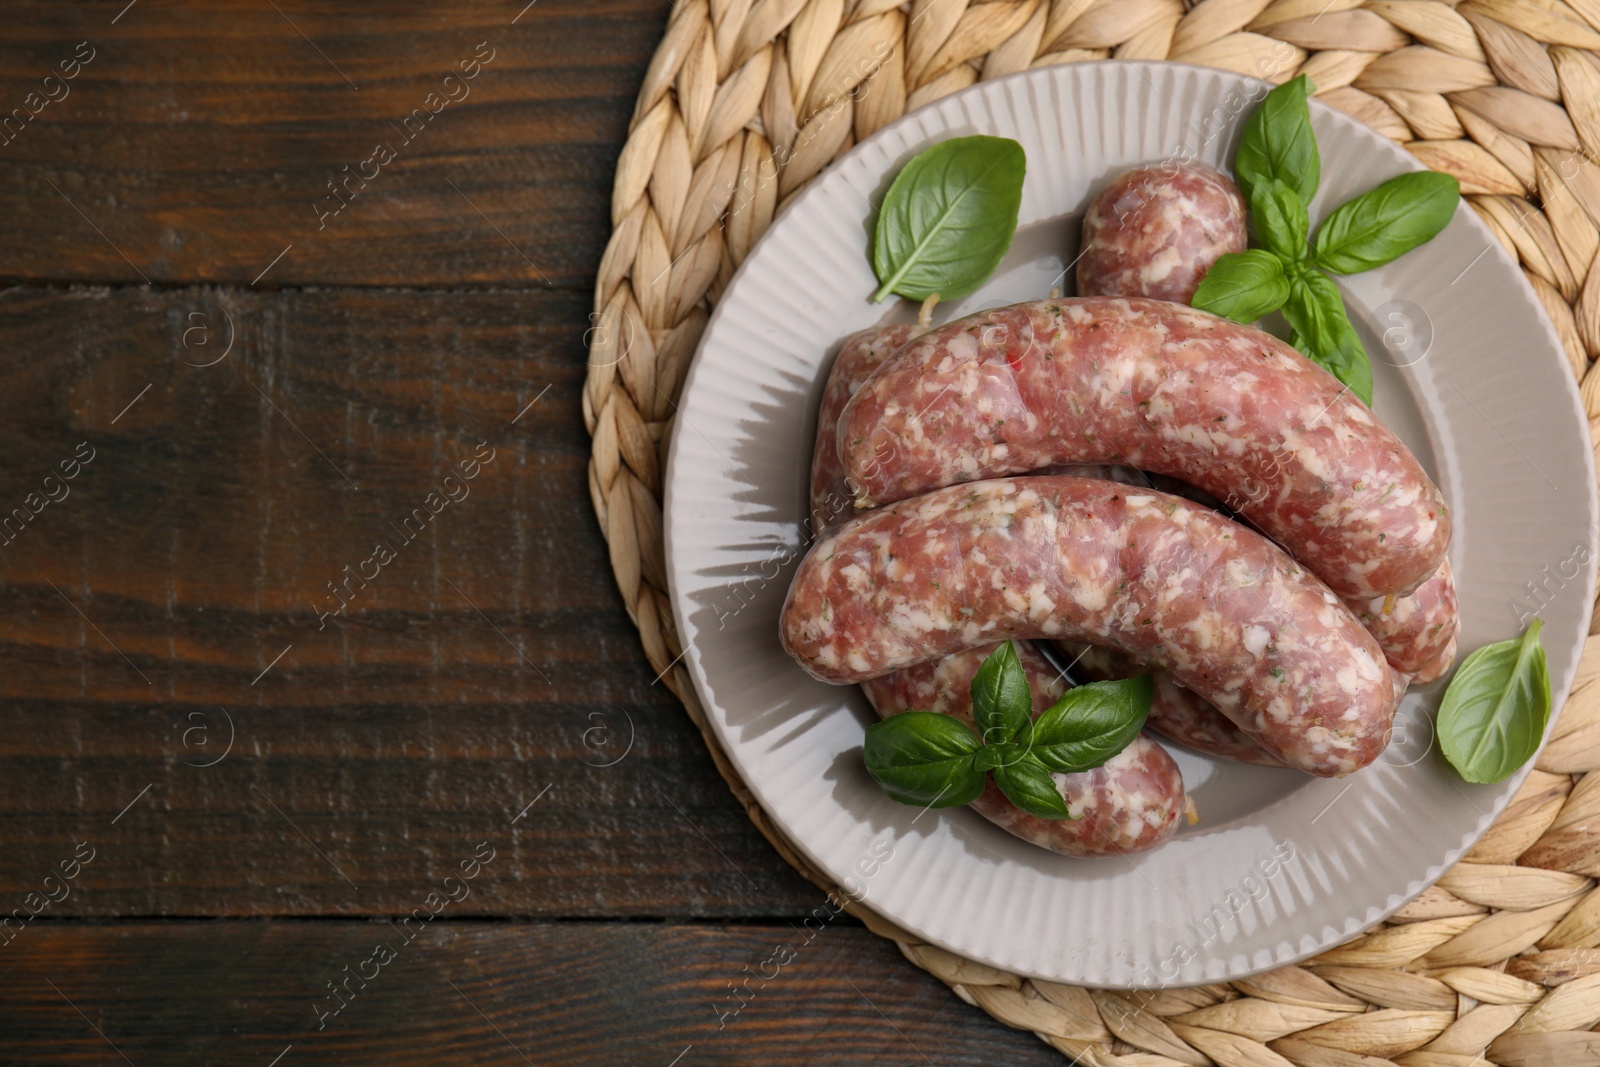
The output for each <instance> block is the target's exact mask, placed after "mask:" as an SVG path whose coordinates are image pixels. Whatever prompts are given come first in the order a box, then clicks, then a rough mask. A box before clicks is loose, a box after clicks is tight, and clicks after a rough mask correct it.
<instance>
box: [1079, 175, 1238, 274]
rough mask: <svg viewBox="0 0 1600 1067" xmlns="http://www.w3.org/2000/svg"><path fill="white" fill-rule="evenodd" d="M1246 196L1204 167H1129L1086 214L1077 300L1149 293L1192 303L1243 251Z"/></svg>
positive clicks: (1227, 181)
mask: <svg viewBox="0 0 1600 1067" xmlns="http://www.w3.org/2000/svg"><path fill="white" fill-rule="evenodd" d="M1245 243H1246V242H1245V225H1244V197H1243V196H1241V195H1239V187H1238V186H1237V185H1234V184H1233V179H1232V178H1230V177H1228V176H1227V175H1226V174H1224V173H1222V171H1220V170H1217V169H1216V168H1215V167H1208V166H1206V165H1205V164H1204V163H1187V164H1179V163H1162V164H1157V165H1154V166H1149V167H1139V168H1137V169H1135V170H1130V171H1128V172H1127V173H1126V174H1123V175H1122V176H1121V177H1119V178H1117V180H1116V181H1114V182H1112V183H1111V184H1110V185H1108V186H1106V188H1105V189H1104V190H1103V191H1102V192H1101V193H1100V195H1099V196H1097V197H1095V198H1094V200H1093V202H1091V203H1090V204H1089V210H1088V212H1087V213H1086V214H1085V215H1084V216H1083V254H1082V255H1081V256H1079V257H1078V295H1079V296H1148V297H1151V298H1153V299H1156V300H1171V301H1174V302H1176V303H1179V304H1187V303H1189V302H1190V301H1191V300H1192V299H1194V291H1195V289H1196V288H1198V287H1199V285H1200V279H1201V278H1204V277H1205V275H1206V272H1207V271H1208V270H1210V269H1211V266H1212V264H1214V263H1216V261H1217V260H1219V259H1221V258H1222V257H1223V255H1225V254H1226V253H1228V252H1243V251H1244V249H1245Z"/></svg>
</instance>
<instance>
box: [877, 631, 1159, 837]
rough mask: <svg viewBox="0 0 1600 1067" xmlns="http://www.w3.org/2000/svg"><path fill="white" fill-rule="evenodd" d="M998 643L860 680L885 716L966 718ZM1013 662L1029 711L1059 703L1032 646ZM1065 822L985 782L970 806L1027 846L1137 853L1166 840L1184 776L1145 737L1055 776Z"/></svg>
mask: <svg viewBox="0 0 1600 1067" xmlns="http://www.w3.org/2000/svg"><path fill="white" fill-rule="evenodd" d="M998 647H999V646H998V645H985V646H983V647H981V648H975V649H967V650H965V651H962V652H957V653H955V654H954V655H951V656H946V657H945V658H944V659H942V660H939V661H937V662H934V663H923V664H920V665H918V666H915V667H908V668H906V669H905V670H903V671H896V672H895V673H893V674H889V675H884V676H883V677H881V678H872V679H868V680H867V681H865V682H862V683H861V688H862V689H863V690H864V691H865V692H866V694H867V699H868V700H870V701H871V702H872V706H873V707H874V708H876V709H877V711H878V714H879V715H881V716H883V717H884V718H888V717H889V716H890V715H896V714H899V713H900V712H903V711H934V712H939V713H941V714H944V715H949V716H952V717H954V718H957V719H960V720H961V721H962V722H964V723H966V724H967V725H968V726H973V725H974V724H973V720H972V692H971V688H972V679H973V677H974V676H975V675H976V674H977V673H978V668H979V667H980V666H981V665H982V664H983V661H984V658H985V657H987V656H988V655H989V653H991V652H993V651H994V650H995V649H996V648H998ZM1017 658H1018V659H1020V660H1021V661H1022V669H1023V671H1024V672H1025V673H1026V674H1027V676H1028V688H1029V689H1030V690H1031V691H1032V693H1033V706H1034V709H1035V711H1043V710H1044V709H1045V708H1047V707H1049V706H1050V705H1051V704H1053V703H1055V702H1056V701H1057V700H1059V699H1060V698H1061V694H1062V693H1064V692H1066V690H1067V685H1066V683H1065V682H1063V681H1062V680H1061V679H1060V677H1059V676H1058V675H1057V673H1056V671H1055V669H1054V668H1053V667H1051V666H1050V663H1049V661H1048V660H1046V659H1045V658H1044V657H1043V656H1042V655H1040V654H1039V652H1038V651H1037V650H1035V649H1034V648H1033V647H1032V646H1031V645H1028V644H1027V643H1019V644H1018V645H1017ZM1051 777H1052V778H1054V779H1055V783H1056V786H1057V788H1059V789H1060V790H1061V796H1062V799H1064V800H1065V801H1066V802H1067V810H1068V811H1070V812H1071V813H1072V815H1073V818H1072V819H1071V820H1067V819H1059V820H1057V819H1041V818H1040V817H1039V816H1037V815H1033V814H1030V813H1029V812H1026V811H1024V810H1022V809H1021V808H1019V807H1017V806H1016V805H1015V804H1013V803H1011V801H1010V800H1008V799H1006V795H1005V794H1004V793H1002V792H1001V791H1000V787H999V786H997V785H995V784H994V780H993V779H992V778H991V779H990V781H989V783H988V784H987V785H986V786H985V787H984V791H983V795H982V796H980V797H979V798H978V799H977V800H975V801H973V802H972V808H973V810H975V811H976V812H978V814H980V815H982V816H983V817H984V818H986V819H988V820H989V821H990V822H992V823H995V824H996V825H997V826H1000V827H1001V828H1002V829H1004V830H1006V831H1008V832H1009V833H1012V834H1014V835H1016V836H1017V837H1020V838H1022V840H1024V841H1027V842H1029V843H1031V844H1035V845H1041V846H1043V847H1044V848H1048V849H1050V850H1051V851H1053V852H1060V853H1064V854H1065V855H1068V856H1104V855H1119V854H1122V853H1127V852H1143V851H1144V850H1145V849H1149V848H1154V847H1155V846H1156V845H1159V844H1160V843H1161V842H1163V841H1165V840H1166V839H1167V838H1169V837H1171V836H1172V834H1173V832H1174V831H1176V830H1177V828H1178V820H1179V818H1180V817H1181V816H1182V815H1183V814H1184V812H1185V810H1186V807H1187V804H1188V801H1187V798H1186V797H1185V795H1184V791H1183V777H1182V776H1181V775H1180V774H1179V773H1178V765H1177V764H1176V763H1174V762H1173V761H1172V757H1171V756H1169V755H1167V753H1166V750H1165V749H1163V748H1162V747H1161V746H1160V745H1159V744H1157V743H1156V742H1155V741H1153V740H1151V739H1150V738H1149V737H1147V736H1145V735H1144V734H1140V735H1139V736H1138V737H1136V738H1134V740H1133V742H1132V743H1131V744H1130V745H1128V747H1127V748H1125V749H1123V750H1122V751H1121V752H1119V753H1117V754H1116V755H1115V756H1112V757H1111V758H1110V759H1109V760H1107V761H1106V762H1105V763H1104V764H1102V765H1101V766H1099V767H1096V768H1095V769H1094V770H1092V771H1083V772H1081V773H1079V774H1053V775H1051Z"/></svg>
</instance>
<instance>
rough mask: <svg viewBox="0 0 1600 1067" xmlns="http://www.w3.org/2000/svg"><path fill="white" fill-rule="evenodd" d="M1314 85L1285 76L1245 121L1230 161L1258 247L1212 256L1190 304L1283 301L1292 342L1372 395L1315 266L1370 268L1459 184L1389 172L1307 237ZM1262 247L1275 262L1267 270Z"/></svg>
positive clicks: (1425, 234)
mask: <svg viewBox="0 0 1600 1067" xmlns="http://www.w3.org/2000/svg"><path fill="white" fill-rule="evenodd" d="M1314 89H1315V86H1313V85H1312V83H1311V79H1309V78H1307V77H1306V76H1305V75H1304V74H1302V75H1300V76H1299V77H1298V78H1295V79H1294V80H1293V81H1289V82H1285V83H1284V84H1282V85H1280V86H1278V87H1277V88H1276V89H1274V90H1272V91H1271V92H1270V93H1268V94H1267V97H1266V99H1265V100H1263V101H1262V102H1261V106H1259V107H1258V108H1256V110H1255V112H1254V114H1252V115H1251V116H1250V120H1249V121H1248V122H1247V123H1246V124H1245V128H1244V135H1243V137H1242V138H1241V139H1240V142H1239V150H1238V152H1237V153H1236V154H1235V155H1234V161H1233V168H1234V173H1235V175H1236V176H1237V178H1238V180H1239V190H1240V191H1241V192H1242V193H1244V196H1245V200H1246V202H1247V203H1248V204H1249V205H1250V215H1251V219H1252V221H1253V222H1254V223H1255V231H1256V240H1257V241H1258V242H1259V243H1260V245H1261V246H1262V247H1261V248H1259V249H1251V250H1249V251H1246V252H1230V253H1229V254H1227V255H1225V256H1223V257H1222V258H1221V259H1219V260H1217V262H1216V263H1215V264H1214V265H1213V266H1212V268H1211V270H1210V271H1209V272H1207V274H1206V276H1205V278H1204V279H1203V280H1202V281H1201V283H1200V288H1199V289H1197V290H1196V291H1195V294H1194V299H1193V300H1192V301H1191V303H1193V305H1194V306H1195V307H1197V308H1200V309H1202V310H1204V311H1210V312H1212V313H1213V314H1216V315H1221V316H1223V317H1224V318H1229V319H1233V320H1234V321H1236V322H1245V323H1249V322H1254V321H1255V320H1256V319H1259V318H1261V317H1262V316H1263V315H1266V314H1268V313H1270V312H1273V311H1277V310H1279V309H1282V311H1283V314H1284V318H1286V319H1288V320H1289V326H1290V328H1291V329H1292V330H1293V331H1294V333H1293V336H1292V337H1291V341H1292V342H1293V344H1294V346H1295V347H1296V348H1298V349H1299V350H1300V351H1301V352H1303V353H1304V354H1305V355H1306V356H1307V357H1308V358H1309V359H1311V360H1312V361H1314V362H1316V363H1319V364H1321V365H1322V366H1323V367H1325V368H1327V369H1328V371H1329V372H1331V373H1332V374H1333V376H1334V377H1336V378H1338V379H1339V380H1340V381H1341V382H1343V383H1344V384H1345V385H1347V386H1349V388H1350V391H1351V392H1352V393H1354V394H1355V395H1356V396H1359V397H1360V398H1361V400H1362V402H1363V403H1366V404H1371V403H1372V364H1371V361H1370V360H1369V359H1368V357H1367V352H1366V349H1365V348H1363V347H1362V344H1361V339H1360V338H1359V337H1358V336H1357V335H1356V332H1355V327H1353V326H1352V325H1351V324H1350V317H1349V314H1348V313H1347V312H1346V310H1345V306H1344V298H1343V297H1342V296H1340V295H1339V288H1338V286H1337V285H1335V284H1334V282H1333V280H1332V279H1331V278H1329V277H1328V276H1327V275H1326V274H1324V273H1323V272H1324V271H1331V272H1333V273H1334V274H1355V273H1358V272H1360V271H1364V270H1372V269H1373V268H1374V267H1381V266H1383V265H1384V264H1385V263H1389V262H1392V261H1393V260H1395V259H1398V258H1399V257H1401V256H1403V255H1405V254H1406V253H1407V252H1409V251H1411V250H1412V249H1413V248H1416V247H1417V246H1418V245H1421V244H1426V243H1427V242H1428V241H1431V240H1433V238H1434V237H1436V236H1437V235H1438V234H1439V232H1440V231H1441V230H1443V229H1444V228H1445V226H1447V225H1448V224H1449V222H1450V220H1451V218H1453V217H1454V215H1455V211H1456V205H1457V204H1459V203H1460V202H1461V186H1460V184H1459V183H1458V182H1457V181H1456V180H1455V179H1454V178H1452V177H1451V176H1450V175H1448V174H1438V173H1435V172H1433V171H1427V172H1421V173H1415V174H1402V175H1400V176H1399V177H1397V178H1391V179H1389V180H1388V181H1386V182H1384V183H1383V184H1382V185H1379V186H1378V187H1377V188H1375V189H1370V190H1368V191H1367V192H1365V193H1362V194H1361V195H1360V196H1358V197H1356V198H1355V199H1354V200H1351V201H1349V202H1347V203H1345V204H1343V205H1341V206H1340V207H1339V208H1338V209H1337V210H1335V211H1334V212H1333V214H1331V215H1329V216H1328V218H1327V220H1326V221H1325V222H1323V224H1322V225H1321V226H1320V227H1319V228H1318V229H1317V234H1316V238H1315V239H1314V240H1313V241H1311V242H1310V243H1309V244H1308V242H1307V235H1308V233H1309V232H1310V229H1311V219H1310V214H1309V212H1308V211H1307V209H1306V205H1307V204H1309V203H1310V202H1311V198H1312V197H1313V196H1315V195H1316V192H1317V184H1318V182H1319V181H1320V180H1321V176H1322V160H1321V157H1320V156H1319V155H1318V153H1317V139H1316V135H1315V134H1314V133H1313V132H1312V129H1311V114H1310V112H1309V111H1308V110H1307V108H1306V98H1307V97H1308V96H1310V95H1311V93H1312V92H1313V90H1314ZM1263 255H1266V256H1270V257H1272V258H1274V259H1276V260H1277V261H1278V263H1279V266H1280V268H1281V269H1279V270H1277V271H1273V270H1272V269H1271V268H1270V267H1268V266H1267V265H1266V264H1265V262H1264V260H1262V258H1261V257H1262V256H1263ZM1213 279H1215V281H1213Z"/></svg>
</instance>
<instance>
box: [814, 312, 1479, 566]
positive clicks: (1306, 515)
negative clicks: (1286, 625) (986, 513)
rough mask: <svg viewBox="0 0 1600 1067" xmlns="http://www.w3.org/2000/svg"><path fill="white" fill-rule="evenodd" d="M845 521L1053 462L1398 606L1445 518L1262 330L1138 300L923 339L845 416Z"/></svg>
mask: <svg viewBox="0 0 1600 1067" xmlns="http://www.w3.org/2000/svg"><path fill="white" fill-rule="evenodd" d="M839 453H840V458H841V459H842V461H843V462H844V466H845V470H846V472H847V474H848V475H849V478H850V484H851V485H852V486H853V487H854V488H855V489H856V491H857V494H856V504H857V506H858V507H869V506H872V505H874V504H878V503H883V502H887V501H894V500H903V499H905V498H907V497H910V496H915V495H917V494H918V493H923V492H927V491H928V490H930V489H934V488H937V487H940V486H945V485H952V484H955V483H958V482H963V481H973V480H977V479H981V478H990V477H994V476H997V475H1005V474H1014V473H1020V472H1023V471H1030V470H1036V469H1038V468H1041V467H1047V466H1050V465H1052V464H1057V463H1077V462H1093V463H1123V464H1126V465H1129V466H1133V467H1138V468H1140V469H1141V470H1153V471H1157V472H1160V473H1162V474H1168V475H1171V476H1172V477H1175V478H1179V479H1181V480H1183V481H1185V482H1188V483H1189V484H1191V485H1194V486H1198V487H1199V488H1201V489H1204V490H1205V491H1206V492H1208V493H1211V494H1212V495H1214V496H1216V497H1218V498H1220V499H1221V500H1222V501H1223V503H1225V504H1227V505H1228V506H1230V507H1235V506H1236V507H1237V509H1238V510H1239V511H1240V512H1241V513H1242V514H1243V515H1244V516H1245V517H1246V518H1247V519H1249V520H1250V521H1251V522H1253V523H1254V524H1256V525H1257V526H1258V527H1260V528H1261V529H1262V530H1264V531H1266V533H1267V534H1268V536H1270V537H1272V538H1275V539H1277V540H1279V541H1281V542H1282V543H1283V544H1285V545H1287V546H1289V547H1290V549H1292V550H1293V551H1294V553H1295V555H1296V556H1297V557H1299V559H1300V560H1301V561H1302V562H1303V563H1304V564H1305V566H1306V567H1307V568H1308V569H1309V570H1311V571H1312V572H1313V573H1315V574H1316V575H1318V576H1319V577H1320V578H1321V579H1322V580H1323V581H1325V582H1327V583H1328V585H1329V586H1330V587H1331V588H1332V589H1333V590H1334V591H1335V592H1336V593H1338V594H1339V595H1340V596H1344V597H1374V596H1385V595H1388V594H1391V593H1392V594H1396V595H1404V594H1406V593H1409V592H1410V591H1411V590H1413V589H1415V588H1416V587H1417V586H1419V585H1421V584H1422V583H1423V582H1424V581H1426V580H1427V579H1428V577H1429V576H1430V575H1432V574H1433V573H1434V572H1435V571H1436V570H1438V568H1439V563H1440V562H1441V561H1442V560H1443V558H1444V553H1445V549H1446V547H1447V546H1448V544H1449V541H1450V517H1449V513H1448V511H1447V510H1446V509H1445V506H1444V501H1443V499H1442V497H1441V496H1440V494H1439V490H1438V489H1437V488H1436V487H1435V486H1434V484H1433V483H1432V482H1431V481H1429V480H1428V476H1427V475H1426V474H1425V473H1424V472H1423V470H1422V467H1421V466H1420V465H1419V464H1418V463H1417V461H1416V458H1415V457H1413V456H1412V455H1411V453H1410V452H1409V451H1407V449H1406V447H1405V445H1404V444H1402V443H1401V441H1400V439H1399V438H1398V437H1396V436H1395V435H1394V434H1393V433H1392V432H1391V431H1390V430H1389V429H1388V428H1387V427H1385V426H1383V425H1382V424H1381V423H1379V422H1378V421H1377V420H1376V419H1375V418H1374V417H1373V415H1372V413H1371V412H1370V411H1368V410H1367V408H1366V407H1365V405H1363V404H1362V403H1361V402H1360V401H1359V400H1357V399H1355V398H1354V397H1353V396H1351V395H1350V394H1349V391H1348V390H1347V389H1345V387H1344V386H1342V385H1340V383H1339V382H1338V381H1337V380H1336V379H1335V378H1334V377H1333V376H1332V375H1330V374H1329V373H1328V372H1327V371H1325V370H1323V369H1322V368H1321V367H1318V366H1316V365H1315V364H1313V363H1312V362H1311V361H1309V360H1307V359H1306V358H1305V357H1304V356H1302V355H1300V353H1298V352H1296V351H1295V350H1294V349H1292V348H1290V347H1289V346H1288V345H1286V344H1284V343H1283V342H1282V341H1279V340H1277V339H1276V338H1274V337H1271V336H1269V335H1267V334H1265V333H1262V332H1261V331H1260V330H1256V329H1253V328H1251V327H1248V326H1241V325H1239V324H1237V323H1233V322H1228V321H1226V320H1224V319H1220V318H1217V317H1216V316H1214V315H1209V314H1206V313H1205V312H1203V311H1196V310H1194V309H1193V308H1187V307H1182V306H1180V305H1178V304H1172V303H1167V302H1165V301H1160V300H1148V299H1126V300H1124V299H1115V298H1110V297H1087V298H1079V299H1076V300H1045V301H1039V302H1036V303H1030V304H1017V305H1015V306H1013V307H1009V308H1001V309H997V310H995V311H989V312H983V313H980V314H978V315H974V316H970V317H968V318H964V319H958V320H956V321H954V322H951V323H947V324H946V325H944V326H942V327H940V328H938V329H936V330H934V331H932V332H931V333H927V334H924V335H923V336H921V337H919V338H917V339H916V340H914V341H912V342H911V343H910V344H908V345H906V346H905V347H904V348H902V349H900V350H899V351H898V352H896V353H895V354H894V356H892V357H891V358H890V359H888V360H887V361H886V362H885V363H884V364H883V365H882V366H881V367H879V369H878V371H877V373H876V374H874V375H873V376H872V377H871V378H870V379H868V381H867V382H866V383H865V384H864V385H863V386H862V387H861V388H860V390H858V391H857V392H856V394H855V396H854V397H852V398H851V400H850V402H849V403H848V404H846V405H845V409H844V412H843V414H842V415H841V417H840V422H839Z"/></svg>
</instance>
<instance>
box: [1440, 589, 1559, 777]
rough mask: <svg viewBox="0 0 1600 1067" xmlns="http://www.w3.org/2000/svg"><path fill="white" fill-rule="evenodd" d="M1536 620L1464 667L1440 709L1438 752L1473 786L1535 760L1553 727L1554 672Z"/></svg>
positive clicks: (1469, 659) (1480, 652)
mask: <svg viewBox="0 0 1600 1067" xmlns="http://www.w3.org/2000/svg"><path fill="white" fill-rule="evenodd" d="M1543 626H1544V620H1542V619H1537V618H1536V619H1534V620H1533V621H1532V622H1531V623H1529V624H1528V628H1527V629H1526V630H1525V631H1523V634H1522V636H1521V637H1513V638H1511V639H1510V640H1508V641H1500V642H1497V643H1496V644H1492V645H1485V646H1484V647H1482V648H1480V649H1478V650H1477V651H1476V652H1474V653H1473V654H1472V655H1470V656H1468V657H1467V658H1466V659H1465V660H1463V661H1462V663H1461V666H1460V668H1458V669H1457V670H1456V676H1455V678H1453V679H1452V680H1451V682H1450V688H1449V689H1446V690H1445V693H1444V702H1443V703H1442V704H1441V705H1440V706H1439V747H1440V748H1442V749H1443V750H1444V757H1445V759H1447V760H1449V761H1450V765H1451V766H1452V767H1454V768H1455V769H1456V770H1458V771H1460V772H1461V777H1463V778H1465V779H1466V780H1467V781H1469V782H1499V781H1503V780H1504V779H1506V778H1509V777H1510V776H1511V774H1512V772H1514V771H1515V770H1516V769H1517V768H1518V767H1521V766H1522V765H1523V764H1524V763H1527V762H1528V761H1529V760H1530V759H1532V758H1533V754H1534V753H1535V752H1537V751H1538V750H1539V742H1540V741H1541V740H1543V738H1544V728H1545V725H1546V723H1548V722H1549V721H1550V672H1549V669H1548V668H1547V667H1546V666H1545V661H1544V646H1543V645H1542V644H1540V643H1539V631H1540V629H1542V628H1543Z"/></svg>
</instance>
